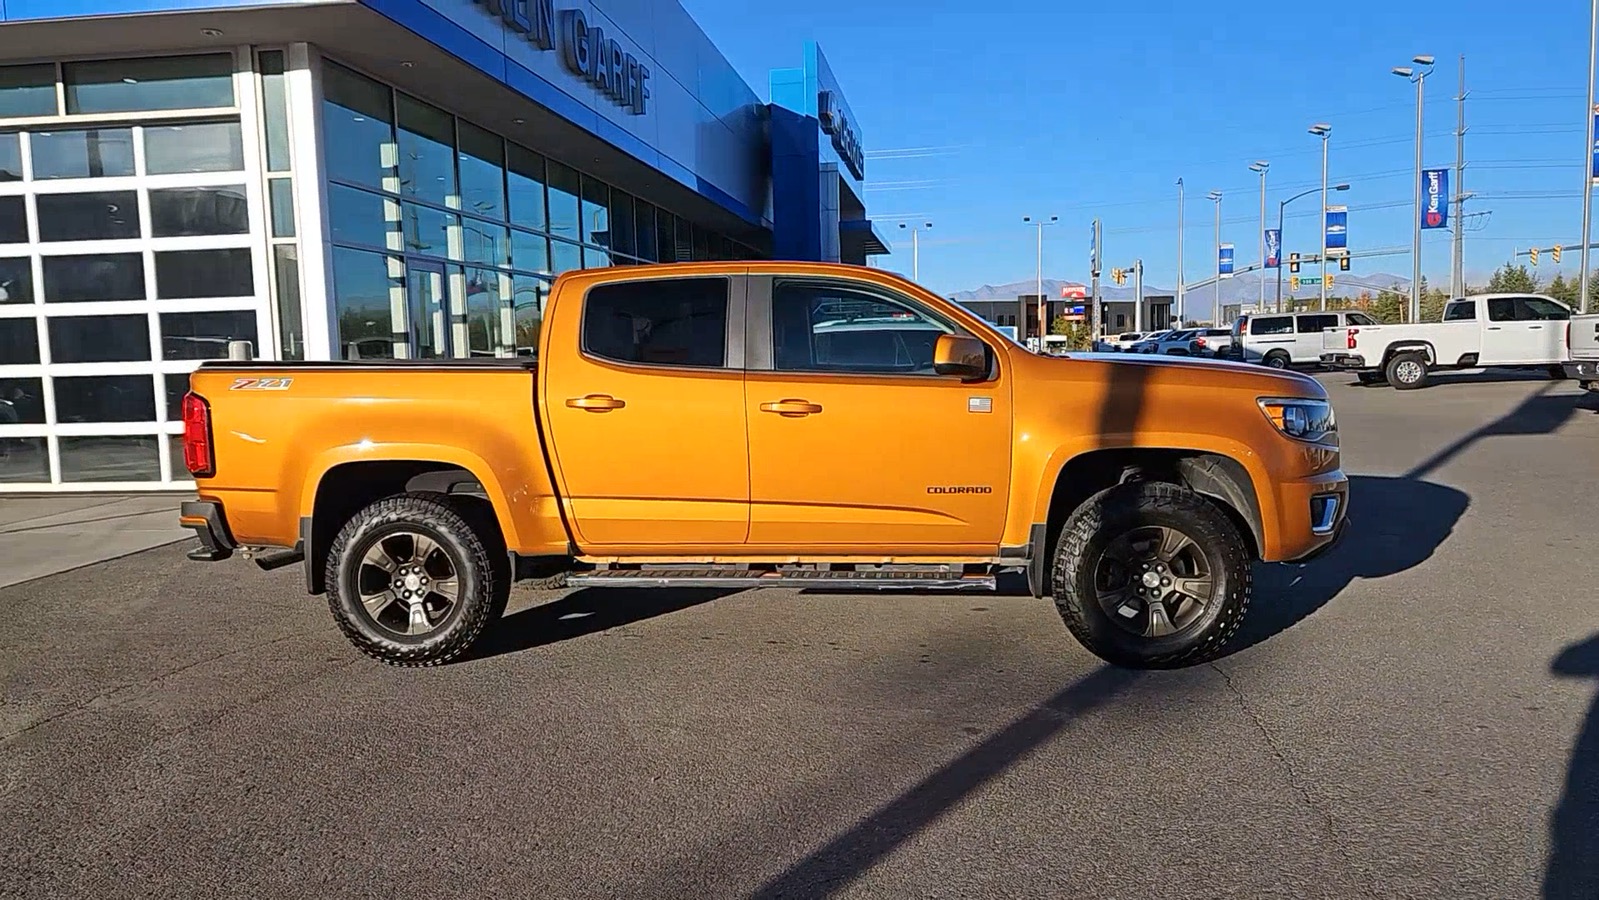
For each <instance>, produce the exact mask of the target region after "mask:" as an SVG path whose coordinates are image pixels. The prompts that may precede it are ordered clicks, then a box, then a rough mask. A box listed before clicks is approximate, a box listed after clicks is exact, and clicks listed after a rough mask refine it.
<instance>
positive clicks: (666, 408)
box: [539, 270, 749, 552]
mask: <svg viewBox="0 0 1599 900" xmlns="http://www.w3.org/2000/svg"><path fill="white" fill-rule="evenodd" d="M743 284H744V281H743V278H742V277H741V276H738V277H730V276H726V275H716V276H705V275H690V276H677V277H668V278H662V277H658V276H657V277H651V278H639V279H635V280H628V281H617V280H615V270H610V271H609V272H608V274H607V275H606V276H605V277H604V278H603V279H597V280H590V279H586V278H581V277H580V278H578V279H576V280H574V281H572V282H570V283H568V284H567V285H565V286H563V287H562V288H560V290H561V292H562V293H561V294H560V296H559V297H558V298H557V302H556V303H554V304H553V306H552V308H551V318H549V319H548V320H547V321H546V322H545V326H544V327H545V328H547V329H550V333H549V335H548V337H547V339H546V340H545V341H544V345H545V349H544V353H545V357H544V358H543V359H541V360H540V361H539V380H540V383H541V384H542V386H543V387H542V390H543V402H542V404H541V407H540V408H541V410H542V411H543V415H544V421H545V426H546V428H547V429H548V431H547V434H548V438H549V441H548V452H549V454H550V460H551V465H552V466H553V467H554V469H555V476H556V483H557V485H558V489H559V491H560V492H561V497H562V501H563V503H564V504H565V510H566V515H567V517H568V520H569V522H570V523H571V527H572V528H573V530H574V531H575V532H576V536H577V539H578V540H579V542H580V543H581V544H582V545H583V549H584V550H585V551H589V552H593V551H595V550H621V549H623V548H627V547H637V548H649V547H662V546H671V547H685V546H688V547H701V548H712V547H719V548H725V549H736V548H737V547H739V546H740V545H742V544H743V542H744V539H745V536H746V534H747V532H748V529H749V456H748V452H747V445H746V442H745V434H744V372H743V365H744V359H743V353H744V347H743V343H744V290H743Z"/></svg>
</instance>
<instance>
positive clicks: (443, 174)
mask: <svg viewBox="0 0 1599 900" xmlns="http://www.w3.org/2000/svg"><path fill="white" fill-rule="evenodd" d="M394 106H395V110H396V112H397V113H398V115H399V125H400V132H399V133H400V190H399V193H401V194H404V195H405V196H407V197H415V198H417V199H418V200H426V201H428V202H429V203H437V204H439V205H440V206H458V205H459V203H460V197H459V196H458V195H457V193H456V186H455V120H454V119H453V118H452V117H451V116H450V114H449V113H447V112H445V111H444V110H442V109H439V108H437V107H434V106H429V105H428V104H426V103H423V102H422V101H420V100H416V99H414V98H412V97H408V96H406V95H405V94H397V95H396V99H395V102H394Z"/></svg>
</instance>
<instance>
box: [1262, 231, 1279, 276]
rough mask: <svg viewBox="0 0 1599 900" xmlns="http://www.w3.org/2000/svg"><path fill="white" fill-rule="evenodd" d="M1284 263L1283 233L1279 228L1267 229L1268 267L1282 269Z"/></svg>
mask: <svg viewBox="0 0 1599 900" xmlns="http://www.w3.org/2000/svg"><path fill="white" fill-rule="evenodd" d="M1282 264H1283V233H1282V230H1281V229H1278V228H1268V229H1266V268H1268V269H1280V268H1282Z"/></svg>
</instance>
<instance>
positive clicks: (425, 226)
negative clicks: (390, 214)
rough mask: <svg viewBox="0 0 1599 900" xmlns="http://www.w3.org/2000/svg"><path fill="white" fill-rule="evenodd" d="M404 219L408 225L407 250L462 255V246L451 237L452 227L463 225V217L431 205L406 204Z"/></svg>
mask: <svg viewBox="0 0 1599 900" xmlns="http://www.w3.org/2000/svg"><path fill="white" fill-rule="evenodd" d="M400 218H401V222H402V224H403V226H404V228H405V249H406V250H409V251H410V252H412V253H425V254H427V255H428V256H444V257H448V258H450V259H460V258H461V253H460V250H459V248H458V245H454V244H452V242H451V240H450V231H451V229H452V228H459V227H460V221H461V217H460V216H458V215H456V214H455V213H447V212H443V211H441V210H437V209H434V208H432V207H430V206H421V205H419V204H416V203H402V204H400ZM452 250H453V251H454V252H452Z"/></svg>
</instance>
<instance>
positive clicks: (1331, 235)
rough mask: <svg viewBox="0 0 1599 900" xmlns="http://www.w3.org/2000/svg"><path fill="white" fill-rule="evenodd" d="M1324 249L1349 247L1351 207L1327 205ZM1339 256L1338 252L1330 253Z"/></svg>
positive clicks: (1341, 249)
mask: <svg viewBox="0 0 1599 900" xmlns="http://www.w3.org/2000/svg"><path fill="white" fill-rule="evenodd" d="M1322 249H1323V250H1324V251H1333V250H1337V251H1344V250H1347V249H1349V207H1347V206H1329V207H1327V234H1326V240H1325V241H1324V242H1323V243H1322ZM1330 255H1332V256H1338V255H1339V254H1338V253H1332V254H1330Z"/></svg>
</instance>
